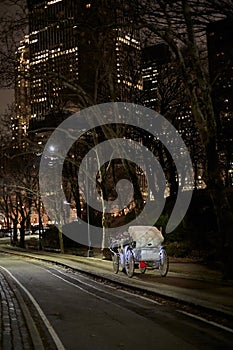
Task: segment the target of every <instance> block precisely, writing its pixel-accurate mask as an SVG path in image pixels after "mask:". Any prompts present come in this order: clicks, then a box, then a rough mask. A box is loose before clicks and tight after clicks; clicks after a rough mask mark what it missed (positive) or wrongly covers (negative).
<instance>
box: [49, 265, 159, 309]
mask: <svg viewBox="0 0 233 350" xmlns="http://www.w3.org/2000/svg"><path fill="white" fill-rule="evenodd" d="M43 269H45V270H46V271H48V272H49V273H51V274H52V275H54V276H56V277H58V278H60V279H62V280H63V281H65V282H67V283H69V284H71V285H73V286H75V287H77V288H79V289H81V290H82V291H85V292H86V293H89V294H91V295H94V296H95V297H97V295H96V294H94V293H92V292H87V291H86V290H85V289H83V288H82V287H80V286H77V285H76V284H74V283H72V282H69V281H67V280H65V279H63V278H62V277H60V276H58V275H56V274H54V273H52V272H51V271H49V270H47V269H46V268H43ZM53 269H54V270H55V271H57V272H58V273H60V274H62V275H64V276H66V277H69V278H71V279H73V280H75V281H77V282H80V283H82V284H84V285H86V286H88V287H91V288H93V289H96V290H98V291H100V292H103V293H105V294H110V295H112V293H110V292H107V291H106V290H103V289H101V288H98V287H95V286H93V285H92V284H89V283H86V282H84V281H82V280H80V279H78V278H75V277H73V276H67V275H66V273H64V272H62V271H60V270H58V269H55V268H53ZM95 283H98V282H95ZM108 287H109V288H112V289H115V288H114V287H111V286H108ZM121 293H125V294H128V295H133V296H134V297H136V298H139V299H142V300H145V301H148V302H150V303H152V304H156V305H162V304H161V303H159V302H158V301H155V300H151V299H149V298H146V297H143V296H141V295H135V294H134V293H130V292H128V291H125V290H121ZM99 298H100V299H102V300H104V301H106V299H104V298H101V297H99ZM117 298H119V299H123V300H124V298H123V297H121V296H119V295H117ZM128 302H130V303H131V304H137V303H136V302H133V301H132V300H128Z"/></svg>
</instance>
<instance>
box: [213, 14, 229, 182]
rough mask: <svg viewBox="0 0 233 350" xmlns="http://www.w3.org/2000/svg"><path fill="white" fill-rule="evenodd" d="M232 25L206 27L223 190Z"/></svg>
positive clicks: (219, 23)
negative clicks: (222, 174)
mask: <svg viewBox="0 0 233 350" xmlns="http://www.w3.org/2000/svg"><path fill="white" fill-rule="evenodd" d="M232 37H233V21H232V20H230V19H229V20H228V19H225V20H221V21H216V22H213V23H210V24H209V25H208V27H207V44H208V57H209V74H210V80H211V84H212V100H213V106H214V111H215V116H216V121H217V127H218V139H219V142H218V146H219V151H220V158H221V160H222V166H223V173H224V178H225V182H226V185H227V186H232V185H233V156H232V154H233V42H232Z"/></svg>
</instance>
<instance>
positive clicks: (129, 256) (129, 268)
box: [125, 249, 134, 277]
mask: <svg viewBox="0 0 233 350" xmlns="http://www.w3.org/2000/svg"><path fill="white" fill-rule="evenodd" d="M125 271H126V274H127V275H128V277H133V274H134V256H133V253H132V251H131V250H130V249H128V251H127V253H126V259H125Z"/></svg>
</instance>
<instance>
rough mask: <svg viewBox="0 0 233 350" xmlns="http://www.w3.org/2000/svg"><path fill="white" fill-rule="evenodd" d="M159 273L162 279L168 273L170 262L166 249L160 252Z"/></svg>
mask: <svg viewBox="0 0 233 350" xmlns="http://www.w3.org/2000/svg"><path fill="white" fill-rule="evenodd" d="M159 254H160V261H159V272H160V275H161V276H162V277H165V276H166V275H167V273H168V268H169V260H168V256H167V253H166V250H165V249H161V250H160V253H159Z"/></svg>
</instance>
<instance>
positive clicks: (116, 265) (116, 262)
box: [112, 253, 120, 273]
mask: <svg viewBox="0 0 233 350" xmlns="http://www.w3.org/2000/svg"><path fill="white" fill-rule="evenodd" d="M119 260H120V259H119V255H118V254H116V253H114V254H113V256H112V263H113V271H114V273H118V271H119V263H120V262H119Z"/></svg>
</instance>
